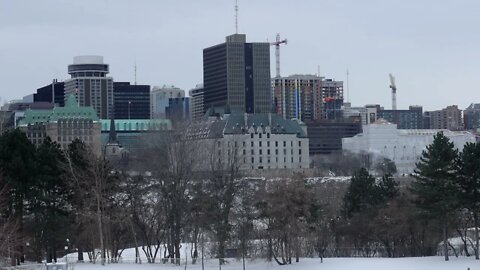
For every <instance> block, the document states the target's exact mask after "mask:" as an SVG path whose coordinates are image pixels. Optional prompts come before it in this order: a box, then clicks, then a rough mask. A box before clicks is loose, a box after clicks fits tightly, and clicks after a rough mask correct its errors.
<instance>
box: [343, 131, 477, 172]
mask: <svg viewBox="0 0 480 270" xmlns="http://www.w3.org/2000/svg"><path fill="white" fill-rule="evenodd" d="M438 132H443V133H444V135H445V136H446V137H448V138H449V139H450V140H451V141H452V142H453V143H454V145H455V147H456V148H457V149H458V150H459V151H461V150H462V149H463V146H464V145H465V144H466V143H467V142H475V136H474V135H473V134H471V133H469V132H466V131H450V130H435V129H409V130H406V129H397V125H396V124H391V123H388V122H381V123H375V124H370V125H364V126H363V133H360V134H357V135H356V136H354V137H352V138H344V139H342V149H343V150H347V151H350V152H353V153H371V154H374V156H375V157H386V158H389V159H391V160H392V161H393V162H395V165H396V166H397V171H398V173H400V174H409V173H413V172H414V169H415V163H416V162H418V161H419V158H420V156H421V154H422V151H423V150H425V149H426V147H427V146H428V145H430V144H431V143H432V142H433V136H434V135H435V134H437V133H438Z"/></svg>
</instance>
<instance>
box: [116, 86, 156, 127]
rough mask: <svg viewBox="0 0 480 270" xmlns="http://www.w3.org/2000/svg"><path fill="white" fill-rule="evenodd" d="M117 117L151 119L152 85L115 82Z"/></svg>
mask: <svg viewBox="0 0 480 270" xmlns="http://www.w3.org/2000/svg"><path fill="white" fill-rule="evenodd" d="M113 104H114V106H113V107H114V112H115V113H114V117H115V119H150V85H131V84H130V83H129V82H114V83H113Z"/></svg>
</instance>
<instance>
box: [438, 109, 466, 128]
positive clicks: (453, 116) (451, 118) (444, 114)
mask: <svg viewBox="0 0 480 270" xmlns="http://www.w3.org/2000/svg"><path fill="white" fill-rule="evenodd" d="M430 128H431V129H448V130H463V122H462V110H460V109H458V106H457V105H452V106H447V107H446V108H445V109H441V110H438V111H432V112H430Z"/></svg>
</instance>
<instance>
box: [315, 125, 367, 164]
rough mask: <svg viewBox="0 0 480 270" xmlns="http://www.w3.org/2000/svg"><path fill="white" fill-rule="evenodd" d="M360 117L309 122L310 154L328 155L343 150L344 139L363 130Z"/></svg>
mask: <svg viewBox="0 0 480 270" xmlns="http://www.w3.org/2000/svg"><path fill="white" fill-rule="evenodd" d="M360 121H361V120H360V118H356V121H355V118H351V119H349V120H345V121H341V120H336V121H327V120H324V121H318V122H312V123H307V134H308V140H309V149H310V155H311V156H312V155H326V154H332V153H334V152H337V151H341V150H342V139H343V138H350V137H353V136H355V135H357V134H358V133H361V132H362V124H361V122H360Z"/></svg>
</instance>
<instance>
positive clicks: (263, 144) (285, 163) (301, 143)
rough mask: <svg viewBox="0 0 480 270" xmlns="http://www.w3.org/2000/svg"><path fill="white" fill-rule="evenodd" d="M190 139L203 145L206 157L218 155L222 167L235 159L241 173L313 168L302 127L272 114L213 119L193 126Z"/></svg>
mask: <svg viewBox="0 0 480 270" xmlns="http://www.w3.org/2000/svg"><path fill="white" fill-rule="evenodd" d="M187 138H189V139H192V140H199V141H200V142H203V147H206V148H205V153H211V154H212V155H214V156H213V157H215V158H216V159H218V163H222V162H224V161H227V160H232V155H235V158H236V160H238V162H239V167H240V169H241V170H247V171H248V170H268V169H306V168H309V165H310V159H309V155H308V152H309V150H308V138H307V136H306V132H305V130H304V127H302V124H301V123H299V122H298V121H296V120H285V119H283V118H282V117H281V116H279V115H275V114H271V113H269V114H246V113H245V114H235V113H234V114H224V115H223V117H221V118H216V117H209V118H208V119H206V120H205V121H202V122H197V123H195V124H193V125H192V126H191V127H190V129H189V130H188V132H187ZM216 159H214V160H216ZM204 160H205V162H209V161H211V159H209V158H205V159H204ZM204 165H205V168H207V167H208V166H209V164H204Z"/></svg>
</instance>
